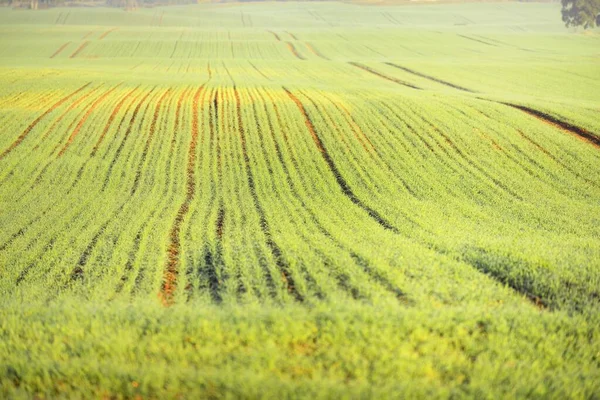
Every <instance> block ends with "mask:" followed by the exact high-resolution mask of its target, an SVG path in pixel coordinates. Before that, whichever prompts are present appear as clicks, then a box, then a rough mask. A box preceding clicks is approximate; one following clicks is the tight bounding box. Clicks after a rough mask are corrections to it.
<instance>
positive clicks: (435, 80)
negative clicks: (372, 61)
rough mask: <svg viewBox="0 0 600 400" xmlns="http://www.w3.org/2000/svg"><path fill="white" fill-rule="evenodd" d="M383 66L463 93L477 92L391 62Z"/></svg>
mask: <svg viewBox="0 0 600 400" xmlns="http://www.w3.org/2000/svg"><path fill="white" fill-rule="evenodd" d="M385 64H387V65H389V66H392V67H394V68H398V69H401V70H402V71H405V72H408V73H409V74H413V75H416V76H419V77H421V78H425V79H429V80H430V81H433V82H437V83H441V84H442V85H445V86H448V87H451V88H453V89H458V90H462V91H463V92H468V93H477V92H475V91H473V90H471V89H467V88H465V87H462V86H458V85H456V84H454V83H450V82H448V81H445V80H442V79H439V78H436V77H433V76H431V75H427V74H424V73H422V72H419V71H415V70H413V69H410V68H406V67H403V66H402V65H398V64H394V63H391V62H385Z"/></svg>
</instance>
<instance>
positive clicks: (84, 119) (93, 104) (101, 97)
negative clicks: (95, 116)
mask: <svg viewBox="0 0 600 400" xmlns="http://www.w3.org/2000/svg"><path fill="white" fill-rule="evenodd" d="M121 84H122V83H119V84H118V85H117V86H115V87H113V88H112V89H110V90H108V91H106V92H104V94H103V95H102V96H100V97H99V98H97V99H96V100H95V101H94V102H93V103H92V105H91V106H90V108H88V110H87V112H86V113H85V114H84V116H83V118H81V119H80V120H79V122H78V123H77V126H75V129H74V130H73V132H72V133H71V136H69V139H68V140H67V142H66V143H65V145H64V146H63V148H62V149H60V151H59V152H58V155H57V157H60V156H62V155H63V154H64V153H65V151H66V150H67V148H68V147H69V146H70V145H71V143H73V140H75V137H76V136H77V134H79V131H80V130H81V127H82V126H83V124H84V123H85V121H87V119H88V118H89V117H90V115H91V114H92V113H93V112H94V110H96V107H98V105H99V104H100V103H102V102H103V101H104V99H106V98H107V97H108V95H110V94H111V93H112V92H114V91H115V90H116V89H117V88H118V87H119V86H121Z"/></svg>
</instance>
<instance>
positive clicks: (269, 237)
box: [233, 86, 304, 302]
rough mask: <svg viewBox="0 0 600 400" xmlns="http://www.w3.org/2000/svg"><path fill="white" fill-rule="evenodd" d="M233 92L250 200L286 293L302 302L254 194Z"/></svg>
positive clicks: (242, 128) (248, 159)
mask: <svg viewBox="0 0 600 400" xmlns="http://www.w3.org/2000/svg"><path fill="white" fill-rule="evenodd" d="M233 91H234V94H235V102H236V109H237V119H238V127H239V130H240V140H241V142H242V153H243V155H244V163H245V165H246V172H247V174H248V187H249V188H250V193H251V195H252V199H253V200H254V206H255V208H256V211H257V213H258V216H259V219H260V226H261V228H262V231H263V233H264V235H265V239H266V242H267V246H268V247H269V249H270V250H271V254H272V255H273V258H274V259H275V263H276V264H277V267H278V268H279V270H280V271H281V275H282V279H283V280H284V281H285V284H286V286H287V290H288V293H290V294H291V295H292V296H293V297H294V298H295V299H296V300H297V301H299V302H302V301H304V296H302V294H300V292H298V289H297V287H296V284H295V282H294V277H293V276H292V274H291V272H290V266H289V264H288V262H287V261H286V260H285V258H284V257H283V252H282V251H281V249H280V248H279V246H278V245H277V243H275V241H274V240H273V237H272V235H271V228H270V227H269V222H268V221H267V217H266V215H265V211H264V210H263V208H262V205H261V204H260V202H259V199H258V194H257V193H256V186H255V183H254V174H253V173H252V169H251V167H250V158H249V157H248V150H247V146H246V131H245V128H244V124H243V121H242V106H241V101H240V95H239V93H238V90H237V89H236V88H235V86H234V88H233Z"/></svg>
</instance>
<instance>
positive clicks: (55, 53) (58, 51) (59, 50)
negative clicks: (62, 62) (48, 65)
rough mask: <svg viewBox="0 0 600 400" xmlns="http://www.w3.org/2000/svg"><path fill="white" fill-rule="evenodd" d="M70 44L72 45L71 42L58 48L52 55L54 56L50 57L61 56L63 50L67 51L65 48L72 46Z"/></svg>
mask: <svg viewBox="0 0 600 400" xmlns="http://www.w3.org/2000/svg"><path fill="white" fill-rule="evenodd" d="M70 44H71V42H67V43H65V44H63V45H62V46H60V47H59V48H58V50H56V51H55V52H54V54H52V55H51V56H50V58H54V57H56V56H57V55H59V54H60V53H61V52H62V51H63V50H64V49H65V48H66V47H67V46H68V45H70Z"/></svg>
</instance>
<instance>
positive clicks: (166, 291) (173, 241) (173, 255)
mask: <svg viewBox="0 0 600 400" xmlns="http://www.w3.org/2000/svg"><path fill="white" fill-rule="evenodd" d="M203 92H204V85H202V86H200V88H198V90H197V91H196V93H195V94H194V99H193V102H192V139H191V140H190V144H189V151H188V161H187V168H186V176H187V179H186V194H185V199H184V200H183V202H182V203H181V205H180V206H179V211H178V212H177V216H176V217H175V221H174V222H173V226H172V227H171V233H170V235H169V239H170V243H169V247H168V250H167V265H166V266H165V271H164V277H163V285H162V287H161V290H160V293H159V298H160V299H161V301H162V302H163V304H164V305H165V306H167V307H168V306H170V305H172V304H173V301H174V299H173V296H174V294H175V289H176V288H177V277H178V275H179V254H180V252H181V241H180V233H181V225H182V224H183V220H184V219H185V217H186V215H187V213H188V212H189V209H190V204H191V202H192V200H194V197H195V195H196V147H197V146H198V131H199V129H198V125H199V121H198V109H199V106H200V104H199V103H200V95H201V94H202V93H203Z"/></svg>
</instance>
